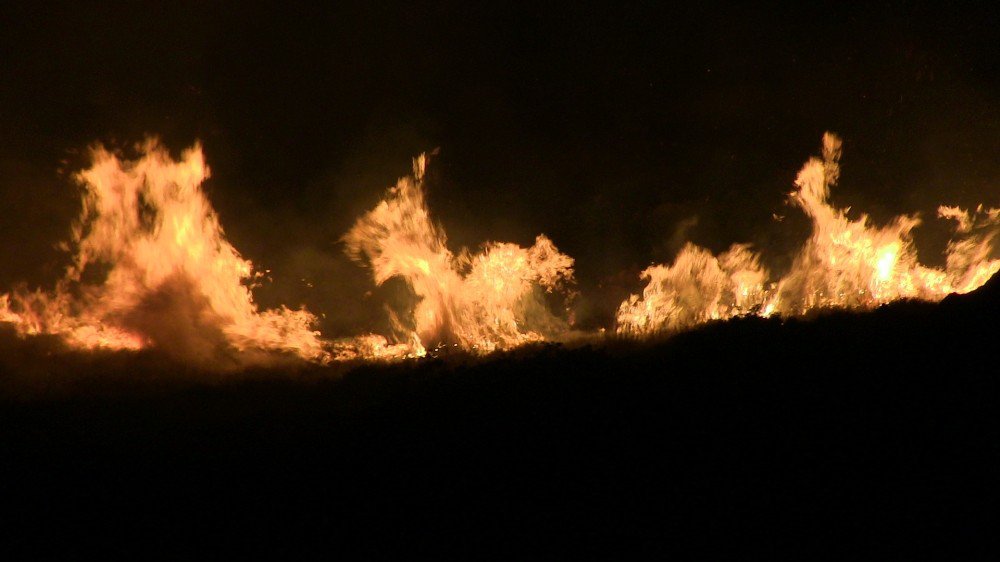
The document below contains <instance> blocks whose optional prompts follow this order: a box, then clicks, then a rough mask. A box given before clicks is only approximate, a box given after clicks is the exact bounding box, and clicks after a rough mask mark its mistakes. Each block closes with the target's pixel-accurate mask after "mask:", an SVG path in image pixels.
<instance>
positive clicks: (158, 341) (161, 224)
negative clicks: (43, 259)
mask: <svg viewBox="0 0 1000 562" xmlns="http://www.w3.org/2000/svg"><path fill="white" fill-rule="evenodd" d="M137 149H138V152H139V157H138V158H137V159H136V160H122V159H120V158H119V157H118V156H117V155H116V154H114V153H112V152H110V151H108V150H107V149H105V148H104V147H102V146H97V147H95V148H93V149H92V152H91V156H92V165H91V167H90V168H88V169H86V170H84V171H82V172H80V173H79V174H77V175H76V179H77V181H78V182H79V183H80V185H81V186H82V187H83V211H82V213H81V215H80V218H79V220H78V221H77V222H76V223H75V225H74V227H73V231H72V246H73V247H74V249H75V252H74V254H73V262H72V265H70V266H69V267H68V269H67V271H66V274H65V276H64V277H63V278H62V279H61V280H60V281H59V282H58V284H57V285H56V287H55V289H54V290H53V291H51V292H43V291H40V290H36V291H34V292H28V291H24V290H21V291H17V292H15V293H13V294H5V295H2V296H0V320H2V321H6V322H11V323H13V324H14V325H15V327H16V329H17V330H18V332H19V333H21V334H40V333H48V334H57V335H60V336H62V337H63V338H64V339H65V341H66V342H67V343H68V344H69V345H71V346H73V347H78V348H84V349H93V348H110V349H140V348H144V347H149V346H154V347H158V348H160V349H162V350H165V351H166V352H167V353H170V354H172V355H174V356H176V357H178V358H182V359H185V360H193V361H197V362H211V363H215V362H218V361H220V360H221V361H223V362H231V363H233V364H245V363H247V362H256V361H261V360H264V358H265V357H266V354H267V352H285V353H291V354H294V355H296V356H299V357H302V358H305V359H309V360H323V359H324V358H325V357H326V355H327V352H326V351H324V349H323V346H322V344H321V341H320V340H319V338H318V333H317V332H315V331H313V330H312V326H313V324H314V322H315V318H314V317H313V315H312V314H310V313H309V312H307V311H306V310H290V309H287V308H284V307H282V308H281V309H278V310H263V311H262V310H259V309H258V307H257V305H256V304H255V303H254V301H253V295H252V293H251V287H250V282H251V281H252V280H254V279H256V278H257V274H255V273H254V270H253V265H252V264H251V262H250V261H248V260H246V259H243V258H242V257H241V256H240V254H239V252H237V250H236V249H235V248H234V247H233V246H232V245H231V244H230V243H229V242H228V241H227V240H226V239H225V236H224V235H223V231H222V227H221V225H220V224H219V219H218V215H216V213H215V211H214V210H213V209H212V206H211V205H210V203H209V202H208V199H207V198H206V197H205V194H204V192H203V191H202V189H201V184H202V182H203V181H204V180H205V179H206V178H207V177H208V175H209V170H208V168H207V167H206V165H205V160H204V157H203V155H202V151H201V147H200V146H199V145H197V144H196V145H195V146H193V147H192V148H190V149H188V150H186V151H185V152H184V153H183V154H182V156H181V159H180V160H179V161H174V160H173V159H171V157H170V155H169V153H168V152H167V150H166V149H165V148H164V147H162V146H161V145H160V144H159V143H158V142H157V141H156V140H155V139H148V140H147V141H145V142H144V143H143V144H141V145H139V146H138V147H137ZM94 277H98V278H99V280H98V281H96V282H94V281H91V279H93V278H94Z"/></svg>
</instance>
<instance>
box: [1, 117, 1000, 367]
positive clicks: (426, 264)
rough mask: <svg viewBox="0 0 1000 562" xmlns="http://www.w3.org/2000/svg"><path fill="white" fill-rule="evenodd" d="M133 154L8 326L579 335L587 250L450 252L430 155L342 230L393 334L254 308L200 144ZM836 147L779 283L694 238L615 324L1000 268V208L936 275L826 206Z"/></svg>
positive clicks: (97, 184) (113, 342)
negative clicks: (49, 280)
mask: <svg viewBox="0 0 1000 562" xmlns="http://www.w3.org/2000/svg"><path fill="white" fill-rule="evenodd" d="M136 152H137V157H135V158H134V159H125V158H123V157H122V156H121V155H120V154H118V153H116V152H112V151H110V150H108V149H106V148H104V147H102V146H96V147H94V148H93V149H92V150H91V158H92V162H91V165H90V167H89V168H87V169H85V170H83V171H81V172H79V173H78V174H76V176H75V179H76V181H77V182H78V183H79V185H80V186H81V187H82V211H81V214H80V217H79V219H78V220H77V221H76V222H75V223H74V225H73V228H72V234H71V238H70V240H69V242H67V243H65V244H64V248H65V249H66V250H67V251H69V252H71V258H72V259H71V263H70V265H69V266H68V267H67V269H66V272H65V274H64V275H63V277H62V278H61V279H60V280H58V282H57V283H56V284H55V286H54V288H52V289H51V290H41V289H36V290H28V289H26V288H20V289H17V290H15V291H13V292H11V293H6V294H0V322H3V323H8V324H11V325H13V326H14V328H15V329H16V330H17V332H18V333H19V334H21V335H22V336H28V335H33V334H53V335H56V336H58V337H60V338H61V340H62V341H64V342H65V343H66V344H67V345H68V346H70V347H73V348H77V349H98V348H103V349H113V350H139V349H146V348H156V349H159V350H161V351H163V352H165V353H167V354H169V355H172V356H173V357H175V358H177V359H180V360H184V361H189V362H194V363H197V364H201V365H210V366H216V367H218V366H222V367H227V368H228V367H240V366H245V365H248V364H255V363H261V362H268V361H272V360H274V359H275V358H277V357H279V356H292V357H298V358H301V359H304V360H307V361H316V362H327V361H346V360H390V359H400V358H407V357H422V356H424V355H426V354H428V353H433V352H435V351H437V350H440V349H442V348H449V349H455V348H457V349H462V350H466V351H469V352H473V353H489V352H492V351H495V350H504V349H510V348H513V347H517V346H520V345H523V344H526V343H529V342H535V341H543V340H551V339H554V338H560V337H563V336H564V335H565V334H566V333H567V332H568V328H569V322H568V321H566V320H564V319H563V318H561V317H560V316H559V315H557V314H554V313H553V312H552V311H551V310H550V307H549V304H550V302H549V301H554V300H558V299H560V298H562V299H565V300H569V298H570V297H571V296H572V292H571V291H569V288H570V286H571V285H572V283H573V265H574V262H573V259H572V258H571V257H569V256H567V255H565V254H563V253H561V252H560V251H559V250H558V249H557V248H556V246H555V245H554V244H553V243H552V241H551V240H549V239H548V238H547V237H545V236H544V235H539V236H538V237H537V238H536V239H535V241H534V244H532V245H531V246H530V247H521V246H518V245H516V244H511V243H502V242H489V243H487V244H485V245H484V246H483V247H482V249H481V250H480V251H479V252H476V253H473V252H470V251H468V250H465V249H463V250H462V251H460V252H458V253H457V254H456V253H453V252H452V251H451V250H450V249H449V248H448V245H447V237H446V235H445V232H444V229H443V228H442V227H441V226H440V225H439V224H437V223H436V222H434V221H433V220H432V218H431V214H430V211H429V209H428V206H427V201H426V197H425V170H426V166H427V158H426V156H424V155H421V156H420V157H418V158H416V159H415V160H414V163H413V174H412V175H411V176H407V177H403V178H401V179H399V180H398V182H397V183H396V185H395V186H394V187H392V188H390V189H389V190H388V191H387V193H386V195H385V197H384V198H383V200H382V201H381V202H380V203H378V204H377V205H376V206H375V207H374V208H373V209H371V210H370V211H368V212H367V213H365V214H364V215H363V216H361V217H360V218H359V219H358V220H357V221H356V223H355V224H354V226H353V227H352V228H351V229H350V231H349V232H347V234H345V235H344V236H343V238H342V241H343V242H344V243H345V250H346V253H347V255H348V256H349V257H350V258H351V259H353V260H355V261H356V262H358V263H360V264H362V265H364V266H366V267H368V268H369V269H370V271H371V274H372V279H373V281H374V283H375V284H376V285H382V284H384V283H386V282H387V281H389V280H390V279H400V280H402V281H403V282H404V283H405V284H406V287H408V289H409V291H411V292H412V296H413V298H412V299H410V300H409V301H408V302H410V303H411V304H409V305H404V306H402V308H401V309H396V310H390V311H389V319H390V321H391V324H392V326H393V330H392V333H391V334H388V335H377V334H368V335H361V336H357V337H354V338H346V339H340V340H333V341H331V340H326V339H323V338H322V337H321V335H320V333H319V332H318V331H316V330H315V329H314V327H315V325H316V323H317V320H316V317H315V316H313V314H311V313H310V312H309V311H307V310H305V309H298V310H292V309H289V308H287V307H284V306H283V307H281V308H278V309H272V310H262V309H261V308H260V307H259V306H258V305H257V304H256V303H255V302H254V298H253V291H252V290H253V287H254V284H255V282H256V281H257V280H258V279H259V278H260V276H261V274H260V273H259V272H258V271H257V270H256V269H255V268H254V266H253V264H252V263H251V262H250V261H249V260H247V259H244V258H243V257H242V256H241V255H240V253H239V252H238V251H237V250H236V248H234V247H233V245H232V244H230V243H229V242H228V241H227V240H226V238H225V235H224V233H223V229H222V226H221V225H220V223H219V218H218V215H217V214H216V212H215V211H214V210H213V208H212V206H211V204H210V203H209V201H208V199H207V197H206V196H205V193H204V191H203V190H202V184H203V182H204V181H205V180H206V179H207V178H208V176H209V169H208V167H207V166H206V164H205V159H204V156H203V154H202V151H201V147H200V146H199V145H198V144H195V145H194V146H193V147H191V148H189V149H188V150H186V151H184V152H183V153H182V154H181V157H180V159H179V160H174V159H173V158H172V157H171V156H170V154H169V152H168V151H167V150H166V149H165V148H164V147H163V146H161V145H160V144H159V143H158V142H157V141H156V140H155V139H149V140H147V141H145V142H144V143H142V144H140V145H138V146H137V147H136ZM840 156H841V141H840V139H839V138H837V137H836V136H835V135H833V134H830V133H827V134H826V135H824V137H823V153H822V158H811V159H809V161H808V162H806V164H805V165H804V166H803V168H802V170H801V171H800V172H799V174H798V176H797V178H796V181H795V186H796V189H795V191H794V192H793V193H791V194H790V196H789V199H790V201H791V203H792V204H794V205H795V206H796V207H798V208H799V209H801V210H802V211H803V212H804V213H805V215H806V216H807V217H808V218H809V219H810V221H811V225H812V232H811V234H810V236H809V238H808V239H807V240H806V241H805V243H804V244H803V246H802V248H801V249H800V251H799V252H798V254H797V255H796V257H795V259H794V260H793V261H792V265H791V267H790V269H789V271H787V272H786V273H785V274H784V275H782V276H781V277H778V278H775V277H772V275H771V272H769V271H768V270H767V269H765V268H764V267H763V266H762V265H761V263H762V262H761V259H760V255H759V254H758V253H757V252H755V251H754V250H753V249H751V247H750V246H749V245H747V244H734V245H733V246H732V247H730V248H729V249H728V250H727V251H725V252H723V253H721V254H719V255H713V254H712V253H711V252H709V251H708V250H706V249H704V248H700V247H698V246H696V245H694V244H690V243H689V244H687V245H686V246H685V247H684V248H683V249H682V250H681V252H680V253H679V254H678V255H677V257H676V258H675V260H674V262H673V263H672V264H670V265H654V266H652V267H649V268H648V269H646V270H645V271H644V272H643V273H642V278H643V279H644V280H645V281H646V282H647V284H646V287H645V288H644V289H643V291H642V294H641V295H632V296H631V297H629V298H628V299H627V300H626V301H625V302H623V303H622V304H621V305H620V307H619V309H618V312H617V331H618V333H620V334H631V335H650V334H654V333H658V332H663V331H676V330H681V329H685V328H688V327H691V326H695V325H698V324H702V323H705V322H709V321H713V320H725V319H728V318H733V317H736V316H745V315H758V316H765V317H766V316H771V315H773V314H779V315H783V316H793V315H801V314H805V313H807V312H809V311H811V310H816V309H822V308H829V307H841V308H856V309H869V308H873V307H876V306H879V305H881V304H884V303H887V302H891V301H894V300H898V299H922V300H930V301H936V300H940V299H941V298H943V297H944V296H946V295H948V294H949V293H953V292H957V293H964V292H968V291H971V290H973V289H976V288H977V287H979V286H981V285H982V284H983V283H985V282H986V281H987V280H988V279H989V278H990V277H991V276H992V275H993V274H994V273H996V272H997V271H998V270H1000V260H997V259H995V258H993V255H994V247H993V241H994V238H995V237H996V235H997V232H998V230H1000V209H995V208H991V209H986V208H984V207H983V206H982V205H980V206H979V207H978V208H976V209H975V210H973V211H967V210H965V209H961V208H958V207H947V206H942V207H940V208H939V209H938V216H939V217H940V218H943V219H947V220H950V221H953V222H954V224H955V234H954V236H953V238H952V240H951V241H950V242H949V243H948V246H947V248H946V255H945V258H946V259H945V265H944V267H941V268H934V267H928V266H925V265H923V264H921V263H920V262H919V261H918V259H917V252H916V249H915V247H914V244H913V240H912V236H911V233H912V231H913V230H914V229H915V228H916V227H917V226H919V225H920V223H921V219H920V217H919V216H917V215H901V216H898V217H896V218H895V219H893V220H892V221H890V222H889V223H888V224H886V225H883V226H879V225H875V224H872V223H871V221H870V219H869V217H868V216H866V215H864V214H861V215H859V216H858V218H856V219H852V218H851V217H849V216H848V210H847V209H840V208H837V207H834V206H833V205H831V204H830V202H829V196H830V189H831V187H833V186H835V185H836V184H837V182H838V180H839V177H840V163H839V162H840ZM564 302H565V301H564ZM602 332H603V331H602Z"/></svg>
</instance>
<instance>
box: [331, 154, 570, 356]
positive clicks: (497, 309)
mask: <svg viewBox="0 0 1000 562" xmlns="http://www.w3.org/2000/svg"><path fill="white" fill-rule="evenodd" d="M426 165H427V159H426V156H425V155H421V156H420V157H418V158H416V159H415V160H414V163H413V175H412V176H410V177H404V178H401V179H400V180H399V181H398V182H397V184H396V185H395V187H393V188H391V189H389V191H388V193H387V194H386V197H385V198H384V199H383V200H382V201H381V202H380V203H379V204H378V205H377V206H376V207H375V208H374V209H372V210H371V211H369V212H368V213H367V214H365V215H364V216H362V217H361V218H360V219H358V221H357V223H356V224H355V225H354V227H353V228H352V229H351V230H350V231H349V232H348V233H347V234H346V235H345V236H344V242H345V243H346V250H347V253H348V255H349V256H351V258H353V259H355V260H357V261H359V262H365V263H367V264H368V265H369V266H370V267H371V270H372V276H373V279H374V281H375V283H376V284H379V285H381V284H382V283H385V282H386V281H387V280H389V279H391V278H394V277H398V278H401V279H403V280H404V281H406V283H407V285H408V286H409V287H410V288H411V289H412V291H413V292H414V294H415V295H416V296H417V298H418V299H419V301H418V302H417V304H416V305H415V306H414V307H413V309H412V310H406V311H403V314H402V315H401V316H399V317H398V318H397V322H396V324H397V328H398V330H397V331H398V332H399V333H398V334H396V336H397V338H398V339H400V340H402V342H403V345H404V347H403V348H402V349H403V350H406V353H407V354H413V353H414V351H413V350H415V349H419V350H420V352H421V353H422V352H423V350H424V349H425V348H441V347H442V345H451V346H457V347H459V348H462V349H465V350H469V351H475V352H480V353H485V352H490V351H493V350H496V349H506V348H510V347H514V346H517V345H521V344H524V343H527V342H530V341H538V340H541V339H544V338H545V337H546V336H551V335H553V334H554V333H556V332H558V331H559V329H560V327H561V323H560V321H558V320H557V319H556V318H555V317H554V316H553V315H552V314H551V313H549V312H548V311H547V310H546V308H545V307H544V304H543V303H542V302H541V299H540V298H539V294H538V291H539V290H544V291H547V292H552V291H554V290H557V289H560V288H562V287H564V286H565V285H566V284H567V283H568V282H570V281H571V280H572V275H573V270H572V266H573V259H572V258H570V257H569V256H566V255H564V254H562V253H560V252H559V250H558V249H556V247H555V245H554V244H553V243H552V242H551V241H550V240H549V239H548V238H546V237H545V236H538V237H537V238H536V240H535V243H534V245H532V246H531V247H530V248H522V247H520V246H517V245H515V244H508V243H489V244H486V245H485V247H484V248H483V250H482V251H481V252H480V253H478V254H475V255H472V254H470V253H469V252H466V251H463V252H461V253H460V254H459V255H458V256H456V255H454V254H453V253H452V252H451V251H450V250H449V249H448V248H447V244H446V237H445V233H444V231H443V230H442V229H441V228H440V227H439V226H438V225H436V224H435V223H434V222H432V221H431V218H430V212H429V211H428V208H427V204H426V200H425V196H424V171H425V169H426ZM394 349H395V348H394ZM396 351H400V350H399V349H396Z"/></svg>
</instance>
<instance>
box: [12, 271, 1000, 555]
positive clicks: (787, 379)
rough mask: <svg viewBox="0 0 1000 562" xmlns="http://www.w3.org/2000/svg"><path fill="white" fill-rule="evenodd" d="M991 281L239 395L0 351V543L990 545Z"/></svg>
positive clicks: (168, 549) (213, 382) (217, 382)
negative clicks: (937, 295)
mask: <svg viewBox="0 0 1000 562" xmlns="http://www.w3.org/2000/svg"><path fill="white" fill-rule="evenodd" d="M998 283H1000V279H993V280H992V281H991V282H990V283H988V284H987V285H986V286H984V287H983V288H982V289H980V290H979V291H977V292H975V293H971V294H969V295H965V296H961V297H957V296H955V297H949V298H948V299H946V300H945V301H944V302H942V303H940V304H937V305H932V304H924V303H914V302H902V303H896V304H893V305H890V306H885V307H882V308H880V309H878V310H876V311H874V312H872V313H867V314H854V313H829V314H824V315H821V316H819V317H816V318H813V319H809V320H787V321H781V320H777V319H769V320H765V319H759V318H747V319H742V320H735V321H730V322H726V323H720V324H715V325H709V326H706V327H704V328H702V329H699V330H696V331H693V332H690V333H686V334H681V335H678V336H675V337H672V338H668V339H664V340H662V341H659V342H656V343H649V342H645V343H642V342H632V341H609V342H606V343H604V344H602V345H588V346H582V347H576V348H572V347H567V346H554V345H545V346H540V347H533V348H526V349H522V350H520V351H517V352H512V353H507V354H500V355H494V356H491V357H488V358H485V359H474V358H469V357H449V358H439V359H428V360H421V361H416V362H410V363H401V364H395V365H387V366H373V365H358V366H354V367H337V368H336V369H334V368H318V367H317V368H314V367H308V368H303V367H298V368H292V367H288V368H276V369H273V370H258V371H253V372H246V373H243V374H240V375H238V376H230V377H219V376H208V375H206V374H205V373H199V372H193V371H185V370H184V369H183V368H181V367H178V366H176V365H171V364H170V363H168V362H163V361H161V360H160V359H158V358H156V357H154V356H151V355H140V356H136V355H131V356H122V355H111V356H105V357H96V358H95V357H90V358H82V357H76V356H73V355H67V354H65V353H60V352H54V351H53V350H52V349H48V348H47V344H46V342H44V341H42V340H35V341H29V342H21V341H17V340H14V339H13V338H12V337H8V335H6V334H5V335H4V337H3V346H4V350H3V351H4V353H3V360H2V361H0V364H2V365H3V370H4V372H3V373H2V380H3V381H4V386H3V389H4V400H3V403H2V405H0V448H2V450H0V472H2V478H0V492H2V495H3V498H4V500H3V502H2V505H3V511H4V515H5V516H6V518H7V521H8V523H7V524H6V525H5V526H4V532H5V533H6V534H8V538H7V539H6V541H5V544H7V545H8V546H9V547H12V548H14V549H18V550H27V551H31V552H34V553H39V552H42V551H47V550H57V551H63V552H65V551H67V550H68V551H72V552H85V551H90V550H94V549H96V550H100V551H102V552H105V553H118V554H122V553H129V552H136V550H137V549H138V551H139V552H144V553H160V554H162V553H177V554H182V555H198V556H207V555H213V554H216V553H218V554H222V553H225V552H233V551H248V552H252V553H258V554H259V553H262V552H266V553H269V554H290V553H295V552H302V551H304V552H307V553H308V552H311V553H316V552H321V551H322V549H324V548H326V549H331V550H333V551H338V552H341V551H344V550H345V549H347V548H357V547H361V548H363V549H365V550H367V551H368V552H370V553H379V552H385V551H389V550H396V549H398V548H400V547H403V548H405V549H407V550H406V552H408V553H410V554H413V555H415V554H419V553H425V552H431V551H436V552H440V551H441V550H442V549H444V550H448V551H452V552H472V553H478V555H479V556H480V557H481V556H489V555H496V554H508V555H509V554H536V555H537V554H540V553H543V552H547V549H549V548H553V547H555V548H558V549H560V551H562V552H566V551H565V550H563V549H566V548H569V549H572V550H584V551H590V550H591V549H592V548H597V547H603V548H607V549H608V551H607V553H608V554H617V553H620V552H622V551H621V549H622V548H626V547H627V548H630V549H631V548H635V547H637V546H639V547H645V548H649V549H652V550H655V551H660V550H661V549H669V548H672V547H676V546H679V545H685V546H690V545H691V544H692V543H694V546H696V547H704V548H707V549H709V551H710V550H713V549H716V548H719V547H720V546H723V547H731V546H733V545H734V544H739V545H743V544H744V543H752V544H753V545H754V546H757V547H762V548H764V549H765V551H767V552H778V551H783V550H793V551H798V552H801V553H818V552H823V553H831V552H838V553H843V554H860V553H861V552H865V553H871V552H872V551H871V550H867V549H866V550H858V549H860V548H861V547H860V545H861V544H862V541H861V539H875V540H876V541H877V542H878V543H879V544H880V546H879V547H878V549H880V550H881V552H880V553H882V554H887V553H896V552H899V551H900V549H904V550H906V549H913V548H917V549H919V550H927V549H935V548H941V549H943V550H945V551H952V549H953V547H954V546H955V545H957V544H962V545H965V546H968V545H969V544H973V543H974V544H979V540H981V539H982V538H983V537H984V536H987V535H988V534H989V533H990V532H991V531H990V524H989V518H988V517H985V516H984V513H987V512H988V509H989V508H990V506H995V505H996V503H995V502H996V499H997V498H996V496H995V494H994V493H993V492H992V491H991V490H992V483H993V482H994V481H995V477H996V474H997V470H998V469H1000V450H998V448H997V443H998V442H1000V420H998V414H997V399H998V386H1000V385H998V379H997V376H996V367H995V347H994V345H993V344H994V341H995V337H996V332H995V329H994V326H995V324H994V322H995V318H996V315H997V312H998V311H1000V285H998ZM29 365H30V367H28V366H29ZM29 375H30V376H29ZM703 538H704V539H703ZM468 549H471V550H468Z"/></svg>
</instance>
